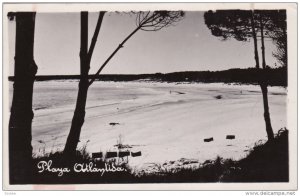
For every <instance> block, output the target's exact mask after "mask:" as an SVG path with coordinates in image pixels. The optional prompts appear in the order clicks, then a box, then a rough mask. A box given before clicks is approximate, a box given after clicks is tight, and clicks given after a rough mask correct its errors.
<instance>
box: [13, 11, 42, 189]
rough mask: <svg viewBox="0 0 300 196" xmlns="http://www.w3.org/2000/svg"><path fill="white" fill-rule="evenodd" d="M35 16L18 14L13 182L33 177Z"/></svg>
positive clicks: (26, 180)
mask: <svg viewBox="0 0 300 196" xmlns="http://www.w3.org/2000/svg"><path fill="white" fill-rule="evenodd" d="M34 26H35V12H17V13H16V45H15V70H14V85H13V87H14V90H13V99H12V106H11V113H10V120H9V179H10V183H11V184H16V183H28V182H30V180H31V177H32V174H33V173H32V146H31V139H32V136H31V124H32V119H33V115H34V114H33V111H32V93H33V83H34V77H35V74H36V72H37V66H36V64H35V62H34V57H33V54H34V52H33V46H34Z"/></svg>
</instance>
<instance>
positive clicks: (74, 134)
mask: <svg viewBox="0 0 300 196" xmlns="http://www.w3.org/2000/svg"><path fill="white" fill-rule="evenodd" d="M89 69H90V58H88V12H81V38H80V76H81V77H80V81H79V90H78V95H77V101H76V108H75V111H74V115H73V119H72V125H71V129H70V133H69V136H68V138H67V142H66V146H65V149H64V155H65V156H66V157H73V156H74V155H75V153H76V148H77V144H78V142H79V138H80V132H81V127H82V125H83V123H84V118H85V105H86V100H87V92H88V87H89V80H88V73H89Z"/></svg>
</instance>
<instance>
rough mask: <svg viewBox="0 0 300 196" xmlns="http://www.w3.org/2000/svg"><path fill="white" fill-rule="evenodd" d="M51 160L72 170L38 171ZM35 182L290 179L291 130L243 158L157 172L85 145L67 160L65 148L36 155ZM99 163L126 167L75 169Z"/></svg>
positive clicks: (254, 149)
mask: <svg viewBox="0 0 300 196" xmlns="http://www.w3.org/2000/svg"><path fill="white" fill-rule="evenodd" d="M49 160H52V163H53V164H52V165H51V167H53V168H54V167H56V168H61V167H68V168H70V172H65V173H64V174H63V175H62V176H58V172H49V171H47V172H42V173H39V172H38V168H37V167H36V165H37V163H38V162H40V161H46V162H47V161H49ZM33 161H34V165H35V170H34V175H33V183H35V184H69V183H72V184H76V183H84V184H93V183H175V182H288V181H289V159H288V130H286V129H281V130H279V131H278V134H276V135H275V139H274V141H272V142H266V143H257V144H256V145H255V147H254V148H253V149H252V150H251V152H250V153H249V154H248V155H247V156H246V157H245V158H243V159H241V160H238V161H233V160H231V159H222V158H221V157H217V158H216V159H215V160H207V161H205V162H204V163H202V164H200V165H199V166H198V167H188V168H187V167H185V168H176V169H172V170H166V169H165V168H164V167H163V166H162V165H161V167H158V168H159V169H158V172H155V173H154V172H153V173H139V174H138V175H137V174H136V173H135V172H134V171H133V170H132V169H131V168H129V167H128V166H127V165H126V164H124V163H122V164H117V162H116V160H110V161H107V160H93V159H92V158H91V157H90V155H89V153H88V152H87V151H86V146H84V147H82V148H81V149H79V150H78V152H77V155H76V157H75V158H74V159H73V160H72V161H65V160H64V159H63V156H62V152H55V153H49V154H45V155H43V156H39V157H34V159H33ZM91 162H92V163H93V164H96V166H97V168H104V167H105V166H109V167H112V165H114V166H116V167H119V168H121V169H123V171H118V172H106V173H104V174H103V175H102V176H101V173H99V172H94V173H92V172H80V173H76V172H74V170H73V166H74V164H75V163H82V164H89V163H91Z"/></svg>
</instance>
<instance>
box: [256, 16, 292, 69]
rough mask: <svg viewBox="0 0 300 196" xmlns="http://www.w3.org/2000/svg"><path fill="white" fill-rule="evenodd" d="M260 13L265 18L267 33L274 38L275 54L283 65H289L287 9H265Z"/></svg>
mask: <svg viewBox="0 0 300 196" xmlns="http://www.w3.org/2000/svg"><path fill="white" fill-rule="evenodd" d="M260 14H261V15H262V16H263V17H264V18H265V24H264V28H265V29H266V31H265V34H266V35H268V36H269V37H270V38H271V39H272V41H273V43H274V44H275V46H276V51H275V52H273V56H274V57H275V58H276V59H277V60H278V61H279V62H280V64H281V65H282V66H285V67H287V33H286V29H287V24H286V10H268V11H266V10H263V11H260ZM266 19H267V20H266ZM263 21H264V20H263Z"/></svg>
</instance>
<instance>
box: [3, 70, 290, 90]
mask: <svg viewBox="0 0 300 196" xmlns="http://www.w3.org/2000/svg"><path fill="white" fill-rule="evenodd" d="M93 77H94V76H93V75H90V76H89V78H93ZM8 79H9V81H13V80H14V77H13V76H9V78H8ZM73 79H80V75H40V76H36V77H35V80H36V81H47V80H73ZM262 79H265V80H267V81H268V83H269V85H271V86H287V68H286V67H279V68H275V69H271V68H269V69H267V70H260V71H259V70H257V69H256V68H248V69H229V70H224V71H186V72H173V73H165V74H163V73H155V74H104V75H100V76H97V78H96V81H116V82H117V81H136V80H147V81H156V82H203V83H214V82H224V83H241V84H258V82H259V81H260V80H262Z"/></svg>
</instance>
